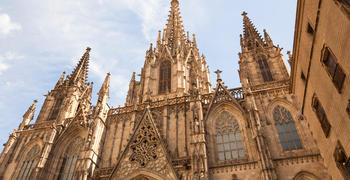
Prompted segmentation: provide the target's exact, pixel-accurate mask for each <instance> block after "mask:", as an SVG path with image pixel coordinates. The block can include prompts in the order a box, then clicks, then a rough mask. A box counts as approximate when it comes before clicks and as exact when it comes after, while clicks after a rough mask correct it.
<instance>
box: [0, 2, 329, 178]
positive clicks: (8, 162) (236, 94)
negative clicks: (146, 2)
mask: <svg viewBox="0 0 350 180" xmlns="http://www.w3.org/2000/svg"><path fill="white" fill-rule="evenodd" d="M242 15H243V27H244V30H243V35H241V40H240V44H241V52H240V53H239V62H238V63H239V67H240V70H239V78H240V82H241V84H242V87H239V88H232V89H229V88H228V87H226V86H225V84H224V82H223V81H224V80H223V79H222V78H221V76H220V71H219V70H217V71H215V73H216V74H217V78H216V79H217V80H216V82H213V84H212V82H211V81H210V78H209V74H210V73H209V72H210V71H209V68H208V66H207V64H206V58H205V56H203V55H200V54H201V53H200V52H199V49H198V48H197V43H196V38H195V35H193V36H192V37H190V35H189V33H188V32H187V33H185V31H184V27H183V24H182V20H181V16H180V11H179V2H178V0H172V2H171V10H170V15H169V18H168V22H167V24H166V28H165V29H164V31H163V32H161V31H159V35H158V40H157V42H156V43H155V44H154V46H153V45H152V44H151V45H150V48H149V50H147V51H146V59H145V63H144V66H143V68H142V69H141V73H140V79H139V80H136V79H135V73H133V75H132V78H131V81H130V84H129V91H128V93H127V97H126V102H125V106H124V107H118V108H110V107H109V106H108V104H107V100H108V98H109V86H110V82H109V79H110V74H109V73H108V74H107V76H106V78H105V80H104V82H103V85H102V87H101V89H100V90H99V93H98V99H97V102H96V104H94V105H93V104H92V102H91V96H92V86H93V83H89V82H88V81H87V72H88V64H89V53H90V51H91V49H90V48H87V49H86V52H85V53H84V55H83V56H82V58H81V59H80V61H79V63H78V64H77V66H76V68H75V69H74V70H73V72H72V73H71V74H69V75H65V74H64V73H63V74H62V76H61V77H60V78H59V80H58V82H57V83H56V85H55V87H54V88H53V89H52V90H51V91H49V93H48V94H47V95H46V100H45V102H44V104H43V106H42V108H41V110H40V113H39V115H38V117H37V119H36V121H35V123H30V121H31V120H32V119H33V117H34V111H35V104H36V101H35V102H34V104H33V105H32V106H31V107H29V109H28V111H27V112H26V113H25V114H24V116H23V121H22V123H21V124H20V125H19V127H18V129H15V130H14V131H13V133H11V135H10V137H9V139H8V141H7V143H6V144H5V147H4V150H3V152H2V154H1V156H0V179H6V180H7V179H11V180H12V179H18V180H28V179H30V180H31V179H48V180H49V179H50V180H51V179H58V180H61V179H62V180H71V179H79V180H87V179H117V180H176V179H178V180H260V179H261V180H276V179H280V180H292V179H293V180H304V179H307V180H319V179H323V180H329V179H330V177H329V175H328V174H327V170H326V168H325V166H324V164H323V159H322V157H321V156H320V153H319V150H318V148H317V146H316V144H315V142H314V140H313V138H312V134H311V132H310V130H309V128H308V124H307V122H305V120H304V117H303V116H302V115H301V113H300V110H299V107H298V105H297V102H296V98H295V96H294V95H293V94H290V93H289V90H288V89H289V86H290V81H289V71H288V70H287V68H286V64H285V60H284V59H283V56H282V53H281V48H279V47H278V46H275V45H274V43H273V41H272V40H271V38H270V36H269V35H268V33H267V32H266V31H265V30H264V38H262V37H261V36H260V34H259V33H258V31H257V30H256V29H255V27H254V25H253V23H252V22H251V20H250V19H249V18H248V16H247V13H245V12H243V14H242ZM212 86H213V87H215V88H212Z"/></svg>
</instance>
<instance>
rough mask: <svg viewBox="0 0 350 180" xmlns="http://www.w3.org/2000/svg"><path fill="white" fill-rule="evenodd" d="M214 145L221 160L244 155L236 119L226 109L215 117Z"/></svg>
mask: <svg viewBox="0 0 350 180" xmlns="http://www.w3.org/2000/svg"><path fill="white" fill-rule="evenodd" d="M216 145H217V150H218V158H219V160H221V161H223V160H231V159H239V158H244V157H245V152H244V148H243V142H242V137H241V132H240V130H239V128H238V124H237V120H236V118H235V117H234V116H232V115H230V114H229V113H228V112H227V111H223V112H222V113H221V114H220V115H219V116H218V118H217V119H216Z"/></svg>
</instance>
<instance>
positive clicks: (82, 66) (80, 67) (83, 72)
mask: <svg viewBox="0 0 350 180" xmlns="http://www.w3.org/2000/svg"><path fill="white" fill-rule="evenodd" d="M90 51H91V48H90V47H87V48H86V51H85V53H84V55H83V56H82V57H81V59H80V61H79V63H78V64H77V66H76V67H75V69H74V71H73V72H72V74H71V76H70V82H69V84H79V83H78V82H80V83H81V84H86V81H87V73H88V66H89V59H90Z"/></svg>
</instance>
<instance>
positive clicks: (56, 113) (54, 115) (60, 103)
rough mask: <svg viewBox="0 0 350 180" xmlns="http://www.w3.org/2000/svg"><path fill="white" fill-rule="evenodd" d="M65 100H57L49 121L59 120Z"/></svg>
mask: <svg viewBox="0 0 350 180" xmlns="http://www.w3.org/2000/svg"><path fill="white" fill-rule="evenodd" d="M62 102H63V98H59V99H57V100H56V102H55V105H54V106H53V108H52V110H51V114H50V118H49V120H54V119H56V118H57V116H58V113H59V112H60V107H61V105H62Z"/></svg>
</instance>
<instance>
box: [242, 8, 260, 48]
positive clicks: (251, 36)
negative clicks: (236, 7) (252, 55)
mask: <svg viewBox="0 0 350 180" xmlns="http://www.w3.org/2000/svg"><path fill="white" fill-rule="evenodd" d="M242 16H243V35H244V36H243V37H241V38H242V39H241V41H243V42H244V43H243V44H244V45H245V46H247V48H248V49H253V48H255V47H259V46H264V44H265V43H264V41H263V39H262V37H261V35H260V34H259V32H258V31H257V30H256V28H255V26H254V24H253V23H252V21H251V20H250V19H249V17H248V16H247V13H246V12H245V11H243V13H242ZM241 44H242V43H241Z"/></svg>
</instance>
